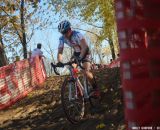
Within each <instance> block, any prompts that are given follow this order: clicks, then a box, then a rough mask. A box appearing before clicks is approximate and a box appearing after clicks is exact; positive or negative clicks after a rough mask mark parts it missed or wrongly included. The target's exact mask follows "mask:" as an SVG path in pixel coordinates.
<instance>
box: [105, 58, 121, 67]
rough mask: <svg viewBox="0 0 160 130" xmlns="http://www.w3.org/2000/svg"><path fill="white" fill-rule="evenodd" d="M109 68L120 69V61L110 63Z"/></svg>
mask: <svg viewBox="0 0 160 130" xmlns="http://www.w3.org/2000/svg"><path fill="white" fill-rule="evenodd" d="M108 67H109V68H114V67H120V59H119V58H117V59H116V60H114V61H112V62H111V63H110V64H109V65H108Z"/></svg>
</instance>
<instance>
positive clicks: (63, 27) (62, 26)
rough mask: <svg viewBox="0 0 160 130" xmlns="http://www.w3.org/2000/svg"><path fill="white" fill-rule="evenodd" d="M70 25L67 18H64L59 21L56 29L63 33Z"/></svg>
mask: <svg viewBox="0 0 160 130" xmlns="http://www.w3.org/2000/svg"><path fill="white" fill-rule="evenodd" d="M70 27H71V23H70V22H69V21H67V20H64V21H62V22H60V23H59V25H58V31H59V32H60V33H65V32H66V31H68V29H69V28H70Z"/></svg>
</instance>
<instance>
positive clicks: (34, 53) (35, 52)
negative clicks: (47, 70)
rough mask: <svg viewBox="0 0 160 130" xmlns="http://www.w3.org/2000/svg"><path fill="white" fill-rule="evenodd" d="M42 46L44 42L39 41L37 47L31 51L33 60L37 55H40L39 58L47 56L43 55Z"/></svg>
mask: <svg viewBox="0 0 160 130" xmlns="http://www.w3.org/2000/svg"><path fill="white" fill-rule="evenodd" d="M41 47H42V44H41V43H38V44H37V48H35V49H34V50H33V51H32V52H31V62H32V61H33V59H34V58H35V57H36V56H39V58H41V57H45V56H44V55H43V52H42V51H41Z"/></svg>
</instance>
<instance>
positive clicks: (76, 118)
mask: <svg viewBox="0 0 160 130" xmlns="http://www.w3.org/2000/svg"><path fill="white" fill-rule="evenodd" d="M74 63H76V64H77V67H76V68H74V67H73V66H72V64H74ZM51 66H52V68H53V69H54V72H55V74H57V75H60V74H59V73H58V71H57V67H59V66H57V65H55V64H53V63H51ZM64 66H67V68H68V69H69V76H68V77H67V78H65V80H64V82H63V84H62V87H61V103H62V107H63V110H64V113H65V115H66V118H67V119H68V121H69V122H71V123H72V124H77V123H78V122H80V121H81V120H82V119H83V118H84V115H85V103H86V102H88V101H89V102H90V104H91V107H97V103H98V104H99V98H97V97H93V96H90V93H91V92H92V91H93V89H92V86H91V85H90V83H89V82H88V80H87V77H86V76H85V75H84V74H83V75H82V80H81V79H80V76H79V74H78V73H79V68H81V69H82V70H83V69H84V68H83V67H82V65H81V63H79V62H78V60H77V59H76V58H75V60H74V61H72V62H67V63H64ZM82 81H83V82H82Z"/></svg>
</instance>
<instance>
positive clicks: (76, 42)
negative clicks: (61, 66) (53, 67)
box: [58, 31, 90, 61]
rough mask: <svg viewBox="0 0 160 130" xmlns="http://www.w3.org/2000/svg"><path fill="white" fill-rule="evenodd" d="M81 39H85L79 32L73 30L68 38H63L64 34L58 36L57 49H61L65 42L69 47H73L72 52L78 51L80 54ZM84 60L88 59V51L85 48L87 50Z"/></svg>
mask: <svg viewBox="0 0 160 130" xmlns="http://www.w3.org/2000/svg"><path fill="white" fill-rule="evenodd" d="M82 39H85V38H84V36H83V35H82V34H81V33H80V32H78V31H73V32H72V36H71V39H70V40H69V39H67V38H65V37H64V36H61V37H60V38H59V46H58V49H62V50H63V48H64V44H65V43H66V44H67V45H68V46H70V47H72V48H73V49H74V54H75V53H79V54H80V52H81V47H80V42H81V40H82ZM88 49H89V48H88ZM84 60H86V61H90V52H89V50H87V52H86V54H85V56H84Z"/></svg>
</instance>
